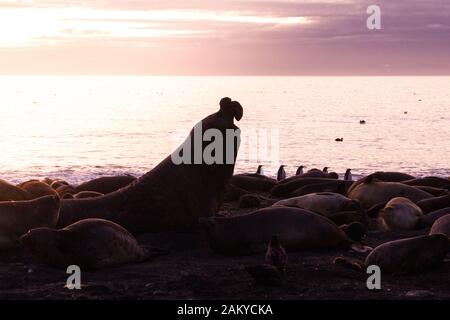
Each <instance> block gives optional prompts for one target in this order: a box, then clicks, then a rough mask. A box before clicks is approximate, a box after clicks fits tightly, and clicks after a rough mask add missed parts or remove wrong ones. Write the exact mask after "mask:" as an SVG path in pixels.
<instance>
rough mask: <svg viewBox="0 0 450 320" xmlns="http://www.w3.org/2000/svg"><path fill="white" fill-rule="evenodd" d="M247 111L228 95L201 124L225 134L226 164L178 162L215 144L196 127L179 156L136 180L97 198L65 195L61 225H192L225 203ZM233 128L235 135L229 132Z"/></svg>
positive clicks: (138, 229)
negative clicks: (88, 220) (89, 222)
mask: <svg viewBox="0 0 450 320" xmlns="http://www.w3.org/2000/svg"><path fill="white" fill-rule="evenodd" d="M242 115H243V109H242V106H241V105H240V104H239V102H237V101H232V100H231V99H230V98H223V99H222V100H221V101H220V110H219V111H217V112H216V113H213V114H211V115H209V116H208V117H206V118H204V119H203V120H202V121H201V123H199V124H200V125H201V135H202V136H203V134H204V133H205V131H206V130H208V129H215V132H217V130H218V131H220V133H221V134H222V136H223V142H224V143H223V148H224V150H223V152H222V154H221V155H220V157H222V156H223V159H220V160H223V161H221V162H222V163H213V164H208V163H207V162H205V159H203V158H202V159H201V163H199V164H189V163H181V164H176V163H174V161H173V157H175V158H177V157H178V158H179V157H180V156H181V157H183V158H185V156H186V154H183V153H184V152H189V151H191V153H190V155H189V154H188V155H187V157H190V158H191V160H195V158H194V156H196V155H197V153H198V152H196V151H199V150H196V149H197V148H196V146H198V144H199V143H200V146H201V152H202V154H203V151H204V150H205V149H206V148H208V147H209V145H210V144H211V143H213V142H207V141H203V140H202V141H198V139H199V138H198V137H196V136H197V134H194V133H195V132H196V131H195V128H198V126H196V127H194V129H192V130H191V132H190V134H189V136H188V138H187V139H186V141H185V142H184V143H183V144H182V145H181V147H180V148H177V150H176V151H175V152H174V153H173V154H172V156H173V157H172V156H171V155H169V156H168V157H167V158H166V159H164V160H163V161H162V162H161V163H160V164H158V165H157V166H156V167H155V168H154V169H153V170H151V171H149V172H148V173H146V174H145V175H143V176H142V177H140V178H139V179H137V180H136V181H134V182H133V183H131V184H130V185H128V186H126V187H124V188H122V189H119V190H117V191H115V192H112V193H109V194H107V195H104V196H101V197H97V198H89V199H67V200H62V206H61V214H60V221H59V222H58V226H59V227H64V226H67V225H69V224H71V223H74V222H76V221H79V220H82V219H86V218H101V219H106V220H110V221H113V222H115V223H118V224H119V225H121V226H123V227H125V228H126V229H127V230H129V231H130V232H132V233H135V234H136V233H144V232H157V231H189V230H192V229H193V228H194V226H195V224H196V222H197V220H198V218H199V217H208V216H212V215H214V214H216V213H217V212H218V209H219V207H220V205H221V203H222V200H223V197H224V193H225V188H226V185H227V183H228V182H229V180H230V178H231V177H232V175H233V170H234V162H235V161H233V162H232V163H229V162H228V163H227V160H228V159H229V158H230V157H231V158H232V159H233V160H235V159H236V156H237V149H238V144H239V139H238V136H239V130H238V129H239V128H238V127H237V126H236V125H235V124H234V119H236V120H238V121H239V120H240V119H241V118H242ZM227 130H231V131H233V132H234V134H232V135H229V134H227V132H226V131H227ZM201 138H202V137H200V139H201ZM233 144H234V148H231V152H233V153H234V154H229V153H230V150H229V149H230V148H227V147H229V146H230V145H233ZM209 149H210V148H209ZM209 149H207V150H209ZM216 158H217V157H216ZM191 163H194V162H193V161H192V162H191Z"/></svg>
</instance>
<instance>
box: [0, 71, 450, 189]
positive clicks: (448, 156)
mask: <svg viewBox="0 0 450 320" xmlns="http://www.w3.org/2000/svg"><path fill="white" fill-rule="evenodd" d="M449 84H450V77H84V76H83V77H82V76H79V77H0V88H1V89H0V99H1V100H0V108H1V117H0V128H1V139H0V178H2V179H5V180H8V181H11V182H19V181H23V180H26V179H30V178H39V177H47V176H49V177H59V178H65V179H67V180H68V181H70V182H72V183H77V182H80V181H83V180H88V179H90V178H93V177H97V176H100V175H110V174H118V173H130V174H134V175H140V174H142V173H144V172H146V171H148V170H149V169H151V168H152V167H154V166H155V165H156V164H157V163H158V162H159V161H160V160H161V159H163V158H164V157H165V156H166V155H167V154H169V153H170V152H171V150H172V149H173V147H174V146H175V145H177V144H179V143H180V142H182V140H183V138H184V136H186V134H187V133H188V131H189V130H190V128H191V127H192V126H193V125H194V124H195V123H196V122H197V121H198V120H200V119H201V118H203V117H204V116H206V115H208V114H210V113H212V112H215V111H216V110H217V109H218V101H219V99H220V98H221V97H224V96H230V97H231V98H233V99H235V100H238V101H240V102H241V104H242V106H243V107H244V117H243V119H242V120H241V121H240V122H239V123H238V125H239V126H240V128H241V129H242V132H243V141H242V146H243V147H242V148H241V152H240V154H239V157H238V162H237V165H236V171H237V172H244V171H254V170H255V168H256V167H257V164H258V163H262V164H265V165H266V173H269V174H275V172H276V170H277V168H278V165H279V164H280V163H282V164H285V165H286V166H287V167H286V170H287V172H288V174H293V173H294V172H295V170H296V167H297V166H298V165H305V166H307V167H309V168H313V167H318V168H322V167H324V166H328V167H330V168H331V169H330V170H333V171H336V172H338V173H340V174H342V173H343V172H344V171H345V169H346V168H352V169H353V172H354V174H356V175H358V174H366V173H369V172H373V171H376V170H399V171H403V172H407V173H411V174H414V175H418V176H424V175H439V176H449V175H450V138H449V137H450V90H448V88H449ZM360 120H365V121H366V124H360ZM255 137H256V138H255ZM336 138H343V139H344V141H343V142H336V141H335V139H336ZM255 139H256V140H255ZM254 141H258V148H256V153H255V150H254V149H252V146H253V145H254ZM266 142H268V143H266ZM266 147H267V148H266ZM252 150H253V151H252Z"/></svg>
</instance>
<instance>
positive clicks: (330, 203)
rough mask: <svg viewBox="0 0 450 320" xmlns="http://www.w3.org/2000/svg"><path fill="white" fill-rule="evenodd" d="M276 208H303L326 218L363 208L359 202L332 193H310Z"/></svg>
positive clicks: (279, 204) (281, 203)
mask: <svg viewBox="0 0 450 320" xmlns="http://www.w3.org/2000/svg"><path fill="white" fill-rule="evenodd" d="M274 206H287V207H297V208H303V209H306V210H310V211H314V212H317V213H320V214H322V215H324V216H328V215H330V214H333V213H336V212H340V211H355V210H358V209H360V208H361V204H360V203H359V201H358V200H352V199H349V198H347V197H345V196H343V195H341V194H337V193H331V192H319V193H310V194H307V195H304V196H300V197H295V198H289V199H284V200H280V201H278V202H276V203H275V204H274Z"/></svg>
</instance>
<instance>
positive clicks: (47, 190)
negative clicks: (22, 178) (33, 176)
mask: <svg viewBox="0 0 450 320" xmlns="http://www.w3.org/2000/svg"><path fill="white" fill-rule="evenodd" d="M18 187H19V188H22V189H23V190H25V191H26V192H28V194H29V199H36V198H40V197H44V196H51V195H54V196H58V193H57V192H56V191H55V190H54V189H53V188H52V187H50V186H49V185H48V184H46V183H44V182H41V181H39V180H30V181H26V182H23V183H21V184H19V185H18Z"/></svg>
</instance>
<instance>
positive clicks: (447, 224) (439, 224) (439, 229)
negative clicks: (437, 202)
mask: <svg viewBox="0 0 450 320" xmlns="http://www.w3.org/2000/svg"><path fill="white" fill-rule="evenodd" d="M438 233H442V234H445V235H446V236H447V237H450V215H448V214H447V215H445V216H443V217H441V218H439V219H437V220H436V222H435V223H433V226H432V227H431V230H430V234H438Z"/></svg>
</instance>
